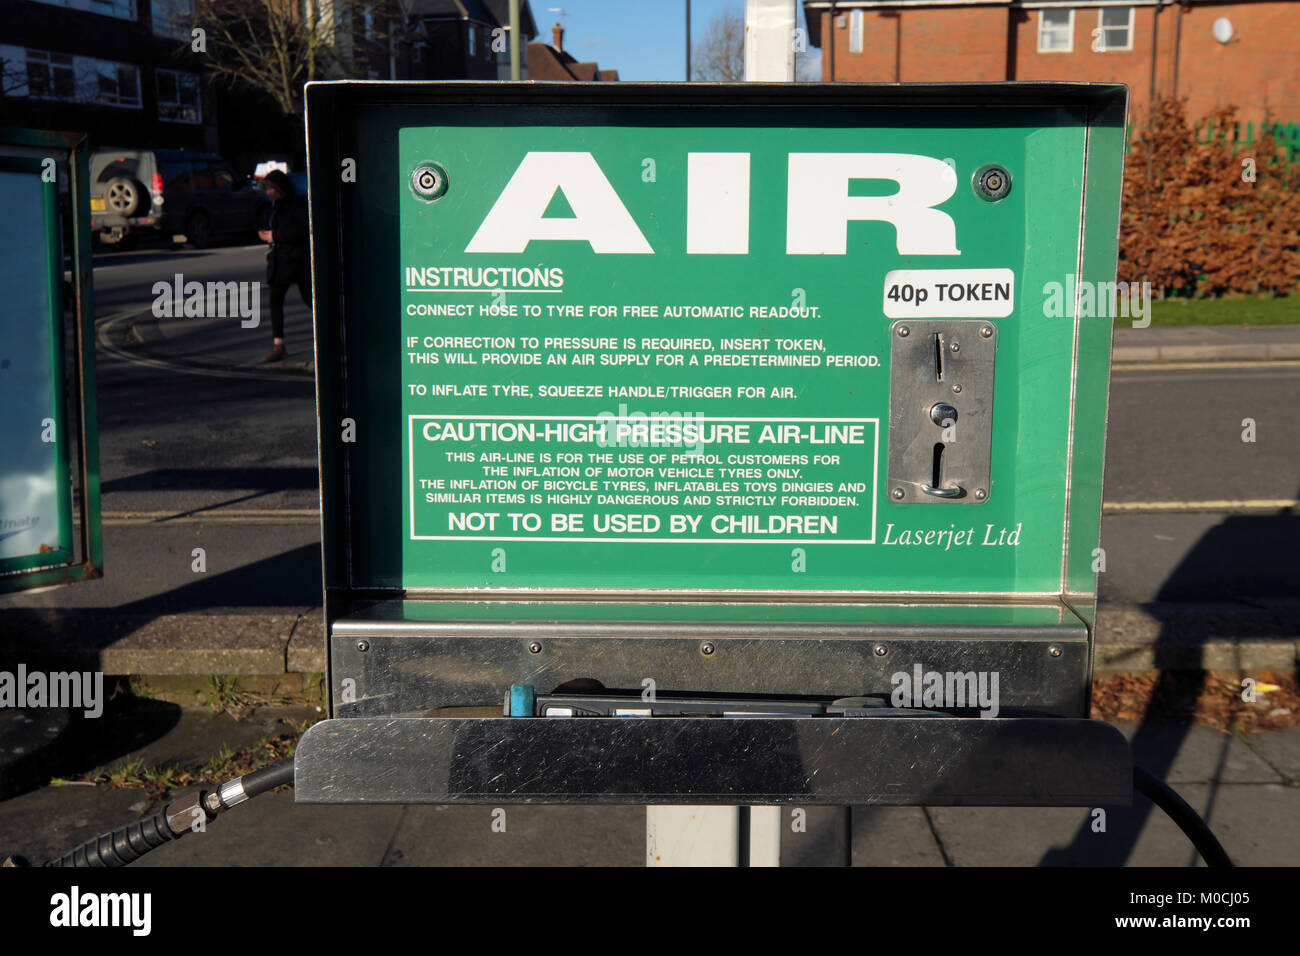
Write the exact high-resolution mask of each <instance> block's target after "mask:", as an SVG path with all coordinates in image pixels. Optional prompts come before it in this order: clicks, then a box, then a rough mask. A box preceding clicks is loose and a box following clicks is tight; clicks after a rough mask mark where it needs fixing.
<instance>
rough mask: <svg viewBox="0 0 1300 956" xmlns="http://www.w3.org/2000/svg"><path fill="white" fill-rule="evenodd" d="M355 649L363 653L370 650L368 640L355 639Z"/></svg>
mask: <svg viewBox="0 0 1300 956" xmlns="http://www.w3.org/2000/svg"><path fill="white" fill-rule="evenodd" d="M357 650H359V651H361V652H362V653H363V654H364V653H365V652H366V651H368V650H370V642H369V641H357Z"/></svg>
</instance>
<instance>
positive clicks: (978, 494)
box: [975, 488, 989, 501]
mask: <svg viewBox="0 0 1300 956" xmlns="http://www.w3.org/2000/svg"><path fill="white" fill-rule="evenodd" d="M988 496H989V493H988V492H987V491H985V490H984V489H983V488H976V489H975V500H976V501H983V500H984V499H985V498H987V497H988Z"/></svg>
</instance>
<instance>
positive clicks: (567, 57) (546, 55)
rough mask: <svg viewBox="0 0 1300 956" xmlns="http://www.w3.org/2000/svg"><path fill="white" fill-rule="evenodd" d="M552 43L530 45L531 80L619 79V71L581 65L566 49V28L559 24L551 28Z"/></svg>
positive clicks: (608, 80) (592, 64)
mask: <svg viewBox="0 0 1300 956" xmlns="http://www.w3.org/2000/svg"><path fill="white" fill-rule="evenodd" d="M551 41H552V42H550V43H530V44H528V62H529V63H531V64H532V73H531V74H530V78H531V79H534V80H558V81H561V82H572V81H574V80H582V81H586V82H595V81H601V82H606V83H608V82H610V81H614V80H617V79H618V70H602V69H601V68H600V65H599V64H598V63H595V62H590V63H579V62H578V61H577V60H576V59H575V58H574V57H573V56H572V55H571V54H570V53H568V52H567V51H566V50H565V49H564V28H563V27H561V26H560V25H559V24H558V23H557V24H555V26H553V27H551Z"/></svg>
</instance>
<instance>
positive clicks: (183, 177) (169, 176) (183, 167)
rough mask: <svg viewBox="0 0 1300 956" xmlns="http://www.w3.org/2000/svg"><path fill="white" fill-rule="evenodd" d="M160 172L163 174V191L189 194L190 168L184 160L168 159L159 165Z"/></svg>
mask: <svg viewBox="0 0 1300 956" xmlns="http://www.w3.org/2000/svg"><path fill="white" fill-rule="evenodd" d="M158 172H160V173H162V178H163V190H164V191H165V192H169V193H187V192H189V191H190V166H189V163H187V162H185V160H183V159H167V160H161V161H159V163H158Z"/></svg>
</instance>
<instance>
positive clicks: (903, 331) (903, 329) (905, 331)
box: [898, 325, 912, 339]
mask: <svg viewBox="0 0 1300 956" xmlns="http://www.w3.org/2000/svg"><path fill="white" fill-rule="evenodd" d="M911 334H912V330H911V329H909V328H908V327H907V326H906V325H900V326H899V327H898V337H899V338H900V339H905V338H907V337H908V336H909V335H911Z"/></svg>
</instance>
